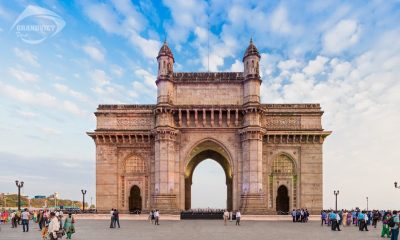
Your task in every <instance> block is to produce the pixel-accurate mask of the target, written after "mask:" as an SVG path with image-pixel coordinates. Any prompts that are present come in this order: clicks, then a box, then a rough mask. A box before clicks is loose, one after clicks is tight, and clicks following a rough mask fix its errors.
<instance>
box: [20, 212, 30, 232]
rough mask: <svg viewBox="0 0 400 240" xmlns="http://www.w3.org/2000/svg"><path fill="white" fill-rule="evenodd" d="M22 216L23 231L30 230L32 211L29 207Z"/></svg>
mask: <svg viewBox="0 0 400 240" xmlns="http://www.w3.org/2000/svg"><path fill="white" fill-rule="evenodd" d="M21 218H22V230H23V232H29V218H30V213H29V211H28V209H27V208H25V209H24V211H23V212H22V214H21Z"/></svg>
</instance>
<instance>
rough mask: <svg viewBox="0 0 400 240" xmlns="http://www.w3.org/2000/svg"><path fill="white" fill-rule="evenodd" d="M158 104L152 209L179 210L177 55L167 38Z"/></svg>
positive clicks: (161, 55) (161, 57)
mask: <svg viewBox="0 0 400 240" xmlns="http://www.w3.org/2000/svg"><path fill="white" fill-rule="evenodd" d="M157 62H158V75H157V81H156V84H157V89H158V91H157V105H156V107H155V109H154V112H155V116H156V125H155V128H154V130H153V135H154V158H155V161H154V166H153V167H154V175H153V176H152V177H153V178H154V185H153V186H152V188H153V189H152V192H153V195H152V203H151V205H152V208H154V209H159V210H160V211H161V212H165V213H178V212H179V211H178V202H177V197H176V195H177V193H178V191H179V176H178V175H177V174H176V172H178V171H179V164H177V162H176V156H175V149H176V139H177V135H178V130H177V129H176V128H175V124H174V118H173V113H172V112H173V103H174V101H173V96H174V92H173V91H174V83H173V65H174V56H173V55H172V52H171V49H170V48H169V47H168V45H167V43H166V42H165V41H164V44H163V45H162V47H161V49H160V51H159V53H158V56H157Z"/></svg>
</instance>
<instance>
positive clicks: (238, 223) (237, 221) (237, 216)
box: [236, 210, 242, 226]
mask: <svg viewBox="0 0 400 240" xmlns="http://www.w3.org/2000/svg"><path fill="white" fill-rule="evenodd" d="M241 216H242V215H241V214H240V211H239V210H238V211H237V212H236V226H240V217H241Z"/></svg>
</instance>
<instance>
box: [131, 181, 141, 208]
mask: <svg viewBox="0 0 400 240" xmlns="http://www.w3.org/2000/svg"><path fill="white" fill-rule="evenodd" d="M140 211H142V196H141V195H140V188H139V187H138V186H137V185H134V186H133V187H132V188H131V192H130V195H129V212H131V213H137V212H140Z"/></svg>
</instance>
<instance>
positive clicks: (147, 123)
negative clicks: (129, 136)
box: [117, 117, 152, 129]
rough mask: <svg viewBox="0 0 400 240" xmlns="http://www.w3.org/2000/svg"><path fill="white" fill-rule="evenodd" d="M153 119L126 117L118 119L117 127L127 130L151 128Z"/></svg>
mask: <svg viewBox="0 0 400 240" xmlns="http://www.w3.org/2000/svg"><path fill="white" fill-rule="evenodd" d="M151 124H152V119H151V118H133V117H124V118H117V127H118V128H121V129H127V128H136V129H137V128H142V129H143V128H146V129H149V128H151Z"/></svg>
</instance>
